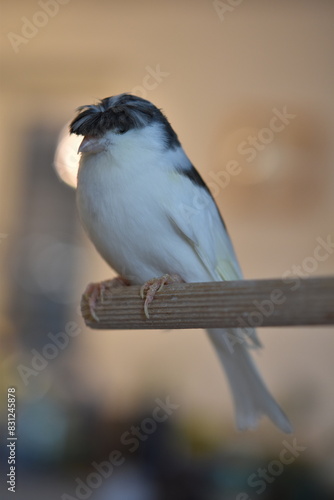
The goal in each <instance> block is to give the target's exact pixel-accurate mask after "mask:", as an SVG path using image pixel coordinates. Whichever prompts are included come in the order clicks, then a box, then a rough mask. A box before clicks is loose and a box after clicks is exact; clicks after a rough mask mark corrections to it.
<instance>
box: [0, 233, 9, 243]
mask: <svg viewBox="0 0 334 500" xmlns="http://www.w3.org/2000/svg"><path fill="white" fill-rule="evenodd" d="M6 238H8V234H7V233H0V244H1V243H2V242H3V240H5V239H6Z"/></svg>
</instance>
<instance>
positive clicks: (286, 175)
mask: <svg viewBox="0 0 334 500" xmlns="http://www.w3.org/2000/svg"><path fill="white" fill-rule="evenodd" d="M225 4H228V5H229V9H227V10H226V11H225V12H223V11H222V10H219V8H215V3H214V2H211V1H203V0H202V1H199V0H191V1H190V0H182V1H162V0H156V1H153V0H143V1H140V2H138V1H131V0H128V1H117V0H114V1H94V2H93V1H78V0H70V1H67V2H65V1H63V2H60V0H59V2H58V4H57V5H58V7H59V9H58V10H57V12H56V13H55V12H52V16H51V14H46V16H47V17H46V18H45V15H44V16H40V15H39V17H38V14H36V12H38V11H41V10H43V9H41V7H40V5H39V4H38V2H36V1H34V0H24V1H23V0H21V1H20V0H16V1H15V2H11V1H2V21H1V26H2V27H1V31H2V70H1V86H2V96H1V99H2V102H1V109H2V113H1V139H2V140H1V143H2V147H1V156H2V161H1V171H0V179H1V182H0V200H1V211H0V233H1V234H2V238H1V243H0V259H1V264H2V269H3V270H4V277H3V278H2V280H1V288H0V300H1V305H2V310H3V313H2V316H1V320H0V321H1V323H0V324H1V339H2V345H3V349H2V355H1V356H2V357H3V363H2V369H1V370H2V372H3V374H2V375H3V377H2V384H4V386H7V385H8V384H9V385H10V384H16V385H18V386H19V387H20V388H21V389H20V390H21V395H22V398H27V399H29V398H37V399H38V398H42V397H43V396H44V395H45V394H47V393H48V392H49V393H50V392H52V391H57V393H62V391H63V393H64V394H65V392H66V390H65V387H66V384H74V386H75V395H76V396H75V397H77V398H78V400H84V401H91V402H93V403H94V405H96V407H98V408H99V411H100V412H102V414H105V415H108V414H109V413H111V412H114V413H117V414H119V415H123V414H126V413H127V412H130V411H131V410H132V409H133V408H134V407H136V406H138V405H140V404H141V401H144V400H151V399H154V397H155V396H156V395H157V394H159V393H160V391H161V390H164V391H165V393H168V394H171V395H172V397H173V399H174V400H175V401H176V402H178V403H180V409H179V413H178V415H179V418H185V419H193V420H194V421H205V422H210V426H207V427H206V428H205V430H203V433H205V434H207V435H212V436H213V437H212V439H213V440H214V439H216V436H218V435H220V434H222V433H224V432H227V433H232V435H233V439H234V440H235V442H236V443H238V442H240V443H242V442H247V441H248V440H253V439H255V440H257V441H258V442H262V441H263V440H264V436H265V437H266V439H267V440H268V441H269V440H271V441H272V442H273V443H280V442H281V439H282V436H281V434H278V433H276V430H275V429H274V428H273V426H272V425H271V424H269V423H267V422H265V421H264V422H263V424H262V425H261V427H260V430H258V431H256V432H255V433H253V434H249V433H246V434H242V435H240V434H237V433H235V431H234V427H233V425H234V424H233V407H232V400H231V397H230V395H229V393H228V389H227V385H226V380H225V377H224V375H223V373H222V371H221V369H220V366H219V363H218V361H217V359H216V358H215V355H214V352H213V350H212V348H211V346H210V345H209V343H208V342H207V339H206V336H205V335H204V333H203V332H202V331H200V330H192V331H172V332H161V331H136V332H130V331H124V332H111V331H90V330H88V329H86V328H85V327H84V326H83V324H82V322H81V319H80V317H79V315H78V313H77V308H78V304H79V301H80V296H81V293H82V291H83V289H84V287H85V285H86V284H87V283H88V282H89V281H98V280H101V279H106V278H108V277H110V276H112V275H113V271H111V270H110V269H109V268H108V267H107V265H106V264H105V263H104V262H103V261H102V259H101V258H100V257H99V255H98V254H97V253H96V251H95V250H94V248H93V247H92V245H91V243H90V242H89V241H88V239H87V237H86V236H85V234H84V233H83V231H82V230H81V228H80V227H79V223H78V221H77V219H73V220H75V222H74V223H73V232H74V233H75V241H74V243H73V241H72V243H71V245H70V247H71V248H70V251H71V252H72V250H73V248H74V247H75V266H76V272H75V273H74V274H73V276H72V277H71V278H70V279H71V281H72V282H71V287H72V288H70V293H69V295H68V296H67V297H66V298H65V299H64V301H63V302H64V303H65V304H66V307H67V312H66V315H65V316H64V319H63V320H62V321H63V323H62V324H63V328H64V327H65V324H66V322H67V321H74V322H75V323H76V324H77V325H79V327H80V329H81V330H80V331H81V333H80V335H78V336H77V337H76V338H75V339H73V340H71V346H70V347H69V348H68V349H66V350H64V353H63V354H62V360H61V361H60V359H57V360H55V362H54V363H52V367H51V363H50V367H48V368H47V369H45V370H44V371H43V372H41V373H40V374H39V375H38V376H36V377H31V383H29V385H28V387H26V386H24V384H22V380H20V376H19V375H18V373H17V365H18V364H19V363H20V362H22V359H26V360H28V361H29V359H30V358H31V354H30V350H31V349H32V348H34V343H33V342H31V343H30V344H29V346H28V347H24V345H23V343H22V336H21V333H22V331H23V330H24V325H22V328H23V330H22V328H21V331H18V328H17V325H14V324H13V321H12V318H13V314H11V315H10V314H8V311H9V310H12V311H15V303H16V302H15V301H16V294H19V293H20V286H21V285H22V283H20V279H19V278H18V279H16V281H15V285H14V284H13V283H14V280H13V279H12V278H11V265H12V264H9V263H11V256H12V253H13V252H15V246H16V245H21V247H22V249H23V250H22V251H23V252H24V253H25V251H24V242H23V241H22V240H20V239H19V237H18V236H17V234H18V232H20V234H21V233H22V224H21V222H22V217H23V212H24V210H25V209H24V206H23V205H22V199H23V198H24V199H25V200H26V201H25V203H27V199H28V201H29V196H30V195H29V192H28V194H27V190H26V184H25V183H26V182H27V177H29V175H30V174H29V171H27V164H29V165H31V164H33V163H34V158H33V157H31V154H32V151H33V150H32V149H31V148H30V147H29V139H28V138H29V137H30V135H29V133H30V132H31V130H32V129H34V130H35V129H36V128H37V129H39V130H41V131H42V132H43V130H44V133H45V130H48V131H49V132H48V134H49V136H50V137H51V138H50V141H51V142H52V141H53V142H54V146H55V145H56V142H57V137H58V134H59V133H60V131H61V130H62V128H63V126H65V124H66V123H67V122H68V121H69V120H70V119H71V118H72V117H73V115H74V112H75V108H76V107H77V106H80V105H82V104H90V103H93V102H95V101H96V100H97V99H99V98H103V97H107V96H110V95H114V94H118V93H121V92H134V93H136V94H138V95H141V96H142V97H145V98H147V99H149V100H152V101H153V102H154V103H155V104H156V105H157V106H158V107H160V108H162V109H163V110H164V112H165V113H166V115H167V117H168V118H169V120H170V121H171V123H172V126H173V127H174V129H175V130H176V132H177V133H178V135H179V138H180V140H181V142H182V144H183V146H184V148H185V150H186V152H187V154H188V155H189V157H190V158H191V160H192V161H193V163H194V165H195V166H196V168H197V169H198V170H199V171H200V173H201V174H202V176H203V177H204V179H205V180H206V181H207V182H208V183H209V184H210V187H211V189H212V191H213V194H214V195H215V199H216V201H217V203H218V205H219V207H220V209H221V211H222V214H223V216H224V219H225V222H226V224H227V226H228V228H229V232H230V235H231V237H232V239H233V242H234V245H235V248H236V251H237V254H238V256H239V259H240V263H241V266H242V268H243V270H244V274H245V277H246V278H269V277H280V276H282V275H283V274H284V273H286V272H289V271H292V270H293V266H300V269H301V270H302V271H303V274H304V275H305V276H318V275H330V274H333V272H334V252H333V251H331V252H328V255H327V257H326V259H324V260H323V261H321V262H318V261H317V262H316V263H314V259H313V260H312V259H311V260H310V259H308V258H309V257H312V256H313V254H314V251H315V248H316V246H317V244H318V243H317V239H318V238H323V239H325V240H326V239H327V238H328V237H329V235H331V237H332V239H334V227H333V213H334V168H333V159H334V145H333V140H332V137H333V132H334V122H333V117H334V99H333V88H334V69H333V41H334V30H333V16H334V4H333V2H331V1H330V0H328V1H325V0H320V1H319V0H317V1H316V0H313V1H311V0H309V1H307V0H305V1H301V0H299V1H298V0H290V1H278V0H276V1H264V0H262V1H261V0H252V1H244V2H239V4H238V5H237V2H234V4H233V2H230V3H229V2H225ZM232 5H234V6H232ZM44 12H45V11H44ZM34 16H35V17H34ZM26 20H28V21H30V22H34V23H35V28H36V24H39V25H40V27H38V28H37V32H35V30H34V29H32V28H31V26H30V25H29V23H28V24H27V21H26ZM10 33H12V34H10ZM13 34H14V35H13ZM15 35H17V36H19V37H22V38H18V37H16V36H15ZM27 35H29V37H28V36H27ZM284 113H285V118H284V119H283V121H282V119H281V121H280V124H283V125H284V126H282V127H281V130H279V131H276V130H275V131H272V132H270V130H269V132H268V127H269V129H270V127H271V125H270V124H271V123H272V118H273V116H274V115H275V114H276V115H277V114H280V115H282V114H283V115H284ZM286 116H288V117H287V118H286ZM284 120H285V121H284ZM264 128H265V129H267V130H266V131H265V132H263V129H264ZM29 131H30V132H29ZM42 132H41V134H42V135H41V137H42V136H43V133H42ZM43 137H44V136H43ZM250 137H255V138H257V142H256V145H254V144H253V146H250V144H249V141H251V140H252V139H250ZM37 144H38V143H37ZM41 147H42V146H41ZM246 148H251V151H250V150H248V152H247V153H246ZM35 150H36V149H35ZM35 150H34V151H35ZM28 155H30V157H29V158H28V157H27V156H28ZM232 160H234V161H236V162H238V166H239V168H238V173H237V174H236V175H228V174H227V173H226V172H228V171H229V170H228V169H229V167H228V165H230V163H229V162H231V161H232ZM43 168H45V169H46V170H47V169H49V170H50V171H51V170H52V169H53V166H52V161H51V160H50V161H48V162H47V163H46V164H45V165H44V167H43ZM31 175H33V174H31ZM34 175H36V174H34ZM53 175H54V173H53V172H52V174H51V176H53ZM29 182H30V184H31V183H32V184H33V186H35V187H34V189H36V186H38V185H39V176H38V175H36V177H35V178H33V179H30V181H29ZM53 182H54V184H57V183H58V184H59V182H60V181H59V180H58V179H57V177H56V176H55V175H54V179H53ZM51 185H52V182H51ZM59 186H60V187H57V189H58V191H57V193H59V195H57V199H58V200H59V203H61V198H62V196H63V194H62V193H66V197H67V198H70V199H71V200H72V198H74V192H73V193H72V192H71V191H70V189H69V188H68V187H67V186H65V185H61V184H59ZM41 190H42V191H43V185H42V184H41ZM33 192H35V191H33ZM64 196H65V194H64ZM30 201H31V200H30ZM72 201H73V203H72ZM72 201H71V205H70V206H71V210H72V211H74V210H75V207H74V200H72ZM55 210H56V211H57V209H55ZM50 211H51V208H50V206H49V205H48V192H45V191H43V201H42V202H41V203H40V205H38V208H37V212H36V211H35V212H33V213H34V214H35V215H34V217H36V213H37V214H38V217H39V218H41V219H43V217H47V216H48V215H49V212H50ZM53 216H55V214H54V213H53ZM64 217H66V215H64ZM75 217H76V216H75ZM19 227H20V231H18V228H19ZM24 241H26V240H24ZM29 251H31V252H33V251H34V249H33V248H32V249H31V248H30V247H29ZM66 255H67V253H66V249H65V251H64V249H63V253H62V256H63V257H62V258H63V259H64V265H65V261H66ZM71 255H72V254H71ZM305 259H306V260H305ZM27 262H28V264H27V265H29V259H28V261H27ZM44 272H46V271H45V269H44V268H42V270H38V271H36V273H37V274H36V276H37V278H36V283H35V284H34V287H35V288H34V290H35V292H36V289H37V291H38V292H39V293H42V294H43V293H44V292H45V293H46V294H48V296H49V298H50V297H51V298H52V293H51V292H52V285H50V283H46V284H45V279H44V278H43V276H42V277H41V276H40V273H44ZM32 275H33V274H32ZM34 276H35V275H34ZM46 276H48V274H46ZM52 276H53V274H52V273H51V274H50V280H51V279H52ZM32 279H34V278H32ZM64 280H65V281H66V277H65V278H64ZM59 286H60V285H59ZM50 289H51V292H50ZM13 290H14V292H15V293H13ZM35 292H34V293H35ZM25 293H26V291H25ZM58 299H59V297H58ZM58 299H55V300H58ZM45 314H46V319H45V321H46V323H45V324H46V325H47V324H48V323H47V321H48V319H47V312H45ZM60 327H61V325H60ZM53 328H56V327H54V326H53V324H52V323H50V327H49V328H48V329H47V330H46V331H45V335H46V334H47V333H48V332H49V331H53V330H52V329H53ZM58 329H59V328H58ZM20 332H21V333H20ZM26 335H28V333H27V334H26ZM259 335H260V337H261V340H262V341H263V344H264V346H265V349H264V350H263V351H261V352H260V353H255V354H254V355H255V358H256V361H257V363H258V365H259V367H260V369H261V372H262V374H263V376H264V378H265V379H266V381H267V382H268V384H269V386H270V388H271V389H272V391H273V393H274V394H275V397H276V398H277V399H278V400H279V402H280V403H281V404H282V406H283V407H284V409H285V410H286V412H287V413H288V414H289V416H290V417H291V420H292V422H293V425H294V427H295V429H296V435H297V436H298V437H299V439H300V440H301V441H303V443H306V444H305V445H306V446H307V447H308V452H309V453H310V455H312V456H314V457H318V458H319V463H323V464H324V466H325V465H326V467H327V466H328V467H330V462H329V461H328V460H327V458H326V460H325V457H327V456H328V455H327V453H328V452H329V450H328V447H329V436H331V438H330V439H331V441H332V444H331V446H330V448H331V450H332V448H333V438H334V435H333V431H334V425H333V423H334V385H333V378H334V363H333V348H334V331H333V328H329V327H328V328H284V329H280V328H279V329H260V330H259ZM46 341H47V339H46V340H45V342H46ZM35 347H36V348H42V347H43V343H41V342H40V341H39V347H37V346H35ZM65 351H66V352H65ZM29 356H30V357H29ZM28 361H27V363H28ZM49 368H50V369H49ZM60 373H61V374H62V376H63V377H64V378H65V380H62V378H61V376H60ZM64 374H66V376H65V375H64ZM29 382H30V380H29ZM55 388H56V389H55ZM66 397H67V396H65V395H64V398H66ZM254 436H255V438H254ZM321 457H322V458H321Z"/></svg>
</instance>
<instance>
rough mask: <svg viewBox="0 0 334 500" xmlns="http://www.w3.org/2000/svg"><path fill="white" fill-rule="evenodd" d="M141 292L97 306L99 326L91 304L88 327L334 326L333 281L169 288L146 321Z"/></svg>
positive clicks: (107, 297) (109, 295) (126, 290)
mask: <svg viewBox="0 0 334 500" xmlns="http://www.w3.org/2000/svg"><path fill="white" fill-rule="evenodd" d="M139 290H140V287H139V286H129V287H126V286H124V287H121V288H115V289H113V290H112V291H108V290H107V291H106V292H105V293H104V297H103V302H101V300H98V301H97V303H96V308H95V309H94V311H95V314H96V315H97V317H98V318H99V321H96V320H95V319H94V318H92V316H91V315H90V311H89V307H88V304H87V299H86V298H85V297H84V296H83V298H82V303H81V308H82V314H83V317H84V319H85V322H86V324H87V325H88V326H89V327H91V328H97V329H117V330H121V329H148V328H150V329H166V328H167V329H175V328H216V327H244V328H246V327H250V326H254V327H260V326H291V325H295V326H303V325H304V326H306V325H333V324H334V278H332V277H329V278H312V279H300V280H299V281H298V279H296V281H290V282H289V283H283V282H282V280H280V279H271V280H242V281H224V282H210V283H182V284H173V285H166V286H165V287H164V288H163V290H162V291H161V292H159V293H157V295H156V297H155V299H154V301H153V302H152V304H151V305H150V307H149V312H150V318H149V319H147V318H146V317H145V315H144V310H143V301H142V299H141V298H140V296H139Z"/></svg>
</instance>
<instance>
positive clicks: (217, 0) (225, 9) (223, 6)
mask: <svg viewBox="0 0 334 500" xmlns="http://www.w3.org/2000/svg"><path fill="white" fill-rule="evenodd" d="M243 1H244V0H226V2H223V1H222V0H213V2H212V6H213V8H214V9H215V12H216V14H217V15H218V17H219V19H220V20H221V21H225V19H226V15H227V14H230V13H231V12H234V11H235V9H236V7H239V5H241V4H242V3H243Z"/></svg>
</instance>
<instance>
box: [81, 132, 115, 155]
mask: <svg viewBox="0 0 334 500" xmlns="http://www.w3.org/2000/svg"><path fill="white" fill-rule="evenodd" d="M107 146H108V141H107V139H105V138H104V137H93V136H91V135H85V137H84V138H83V140H82V142H81V144H80V146H79V149H78V153H101V151H105V150H106V149H107Z"/></svg>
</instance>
